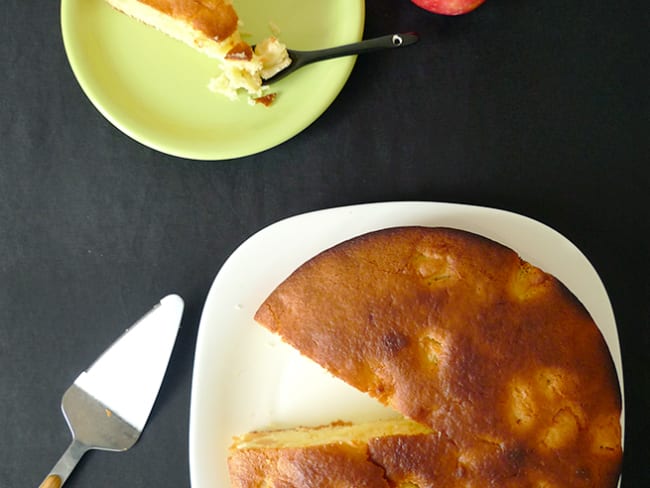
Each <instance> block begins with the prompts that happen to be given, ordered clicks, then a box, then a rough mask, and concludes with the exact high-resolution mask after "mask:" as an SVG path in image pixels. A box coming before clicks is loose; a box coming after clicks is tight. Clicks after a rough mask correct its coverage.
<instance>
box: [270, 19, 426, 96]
mask: <svg viewBox="0 0 650 488" xmlns="http://www.w3.org/2000/svg"><path fill="white" fill-rule="evenodd" d="M419 40H420V37H419V36H418V35H417V34H416V33H415V32H405V33H402V34H389V35H387V36H381V37H375V38H374V39H366V40H364V41H360V42H354V43H352V44H345V45H343V46H336V47H330V48H327V49H317V50H315V51H296V50H295V49H287V53H288V54H289V58H290V59H291V64H290V65H289V66H287V67H286V68H284V69H283V70H281V71H279V72H278V73H277V74H275V75H273V76H271V77H269V78H266V79H265V80H264V83H266V84H269V83H275V82H276V81H279V80H281V79H282V78H284V77H285V76H288V75H290V74H291V73H293V72H294V71H296V70H298V69H300V68H302V67H303V66H306V65H308V64H311V63H315V62H317V61H325V60H326V59H333V58H340V57H343V56H351V55H353V54H365V53H371V52H375V51H383V50H384V49H394V48H398V47H406V46H410V45H411V44H415V43H416V42H418V41H419Z"/></svg>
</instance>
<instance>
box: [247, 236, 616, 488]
mask: <svg viewBox="0 0 650 488" xmlns="http://www.w3.org/2000/svg"><path fill="white" fill-rule="evenodd" d="M255 319H256V320H257V322H259V323H260V324H261V325H263V326H264V327H266V328H268V329H269V330H271V331H272V332H275V333H277V334H279V335H280V336H281V337H282V339H283V340H284V341H285V342H287V343H288V344H291V345H292V346H294V347H295V348H296V349H298V350H299V351H300V352H301V353H302V354H304V355H305V356H307V357H309V358H311V359H312V360H314V361H315V362H317V363H318V364H320V365H321V366H323V367H324V368H325V369H327V370H328V371H329V372H331V373H332V374H333V375H335V376H337V377H339V378H341V379H343V380H344V381H346V382H347V383H349V384H350V385H352V386H354V387H356V388H358V389H359V390H361V391H362V392H366V393H368V394H369V395H371V396H373V397H375V398H377V399H378V400H380V401H381V402H382V403H384V404H386V405H389V406H391V407H392V408H393V409H395V410H396V411H398V412H400V413H401V414H402V415H404V416H406V417H408V418H411V419H413V420H415V421H417V422H419V423H421V424H422V425H424V426H427V427H429V428H430V429H431V430H432V431H433V432H436V433H438V434H439V435H440V436H441V437H442V438H444V439H448V440H449V442H451V443H452V444H453V446H454V447H455V448H456V449H457V450H458V455H457V464H458V468H457V469H458V470H459V471H458V472H459V473H461V474H460V475H459V476H458V480H459V483H460V482H468V483H469V482H470V481H471V480H472V479H474V478H473V477H474V476H477V475H475V474H473V473H481V476H482V477H483V478H485V479H491V480H496V481H494V482H495V483H497V484H495V485H486V484H485V483H483V484H478V485H476V486H510V483H511V482H512V483H514V485H513V486H572V487H580V486H590V487H613V486H615V485H616V482H617V479H618V476H619V473H620V467H621V457H622V448H621V425H620V415H621V396H620V389H619V385H618V380H617V376H616V371H615V368H614V365H613V362H612V358H611V356H610V354H609V350H608V348H607V345H606V343H605V341H604V339H603V337H602V335H601V333H600V331H599V329H598V327H597V326H596V324H595V323H594V321H593V320H592V318H591V317H590V315H589V313H588V312H587V310H586V309H585V308H584V307H583V305H582V304H581V303H580V302H579V301H578V300H577V298H576V297H575V296H574V295H573V294H571V292H570V291H569V290H568V289H567V288H566V287H565V286H564V285H563V284H562V283H560V282H559V281H558V280H557V279H556V278H554V277H553V276H551V275H550V274H548V273H545V272H544V271H542V270H541V269H539V268H537V267H536V266H534V265H532V264H530V263H528V262H526V261H524V260H523V259H521V258H520V257H519V256H518V255H517V254H516V253H515V252H514V251H513V250H511V249H509V248H507V247H505V246H503V245H501V244H499V243H497V242H494V241H492V240H489V239H487V238H485V237H482V236H479V235H476V234H472V233H469V232H464V231H460V230H455V229H447V228H425V227H402V228H392V229H385V230H382V231H378V232H373V233H369V234H366V235H362V236H359V237H357V238H354V239H352V240H349V241H347V242H344V243H341V244H339V245H337V246H334V247H333V248H330V249H328V250H326V251H324V252H322V253H321V254H319V255H317V256H316V257H314V258H313V259H311V260H309V261H308V262H306V263H305V264H303V265H302V266H300V267H299V268H298V269H297V270H296V271H295V272H293V273H292V274H291V275H290V276H289V277H288V278H287V279H286V280H285V281H284V282H283V283H281V284H280V285H279V286H278V287H277V288H276V289H275V290H274V291H273V292H272V293H271V295H270V296H269V297H268V298H267V299H266V300H265V301H264V303H263V304H262V305H261V307H260V308H259V310H258V311H257V313H256V315H255ZM386 445H387V444H386ZM400 446H401V444H400V443H397V444H394V448H395V449H401V447H400ZM412 449H416V448H415V447H413V448H412ZM412 449H409V450H408V452H406V451H405V455H404V456H405V457H404V459H408V458H409V456H411V454H412V452H417V451H412ZM414 459H419V461H417V463H420V462H423V463H425V465H418V466H415V465H413V466H412V468H411V471H415V470H416V468H417V469H418V470H420V471H422V470H424V471H426V470H427V469H435V466H436V460H435V459H434V458H431V459H429V460H427V459H426V458H422V457H417V456H415V458H414ZM404 462H407V461H404ZM413 462H414V463H415V461H413ZM417 463H416V464H417ZM380 464H381V463H380ZM382 465H383V464H382ZM400 469H401V468H400ZM462 473H465V474H462ZM526 483H528V484H526ZM415 485H416V486H431V485H428V484H426V483H424V484H423V485H420V484H418V483H415ZM297 486H303V485H297ZM304 486H309V485H304ZM445 486H446V485H445ZM449 486H456V485H453V484H452V485H449ZM459 486H475V485H472V484H471V483H470V484H469V485H462V484H461V485H459Z"/></svg>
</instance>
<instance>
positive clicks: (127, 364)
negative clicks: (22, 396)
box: [40, 295, 184, 488]
mask: <svg viewBox="0 0 650 488" xmlns="http://www.w3.org/2000/svg"><path fill="white" fill-rule="evenodd" d="M183 308H184V303H183V300H182V299H181V297H179V296H178V295H168V296H166V297H165V298H163V299H162V300H161V301H160V303H158V304H157V305H156V306H154V307H153V308H152V309H151V310H150V311H149V312H148V313H147V314H145V315H144V316H143V317H142V318H141V319H140V320H138V321H137V322H136V323H135V324H133V325H132V326H131V327H130V328H128V329H127V330H126V332H124V333H123V334H122V335H121V336H120V337H119V338H118V339H117V340H116V341H115V342H114V343H113V344H112V345H111V346H110V347H109V348H108V349H107V350H106V351H104V353H103V354H102V355H101V356H100V357H99V358H98V359H97V360H96V361H95V362H94V363H93V364H92V366H90V367H89V368H88V369H87V370H86V371H84V372H82V373H81V374H80V375H79V376H78V377H77V379H76V380H75V381H74V383H73V384H72V386H70V388H68V390H67V391H66V392H65V394H64V395H63V399H62V401H61V410H63V415H64V417H65V419H66V421H67V423H68V427H69V428H70V432H71V433H72V443H71V444H70V446H69V447H68V449H67V450H66V451H65V453H64V454H63V456H62V457H61V459H59V461H58V462H57V463H56V464H55V465H54V467H53V468H52V470H51V471H50V473H49V474H48V475H47V477H46V478H45V480H44V481H43V482H42V483H41V485H40V488H58V487H60V486H61V485H62V484H63V483H65V481H66V479H67V478H68V476H69V475H70V473H71V472H72V470H73V469H74V467H75V466H76V464H77V463H78V462H79V460H80V459H81V457H82V456H83V455H84V454H85V453H86V451H88V450H90V449H101V450H105V451H125V450H127V449H129V448H130V447H131V446H133V444H135V443H136V441H137V440H138V438H139V437H140V434H141V433H142V430H143V429H144V426H145V424H146V422H147V419H148V418H149V414H150V412H151V409H152V407H153V404H154V401H155V400H156V397H157V396H158V390H159V389H160V385H161V383H162V380H163V377H164V376H165V371H166V370H167V364H168V363H169V358H170V356H171V353H172V349H173V347H174V343H175V342H176V335H177V333H178V328H179V326H180V322H181V317H182V315H183Z"/></svg>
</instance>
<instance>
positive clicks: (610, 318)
mask: <svg viewBox="0 0 650 488" xmlns="http://www.w3.org/2000/svg"><path fill="white" fill-rule="evenodd" d="M414 209H415V210H416V211H421V212H423V213H427V212H430V217H431V219H432V220H435V219H438V218H439V217H440V215H443V214H444V212H451V213H452V214H453V212H455V211H460V212H462V211H467V212H469V213H470V214H472V213H474V212H476V214H475V215H474V218H476V217H478V216H479V214H480V213H484V214H486V215H493V216H497V218H503V219H505V220H506V221H508V220H511V221H512V222H515V221H518V222H519V224H521V226H524V224H526V225H529V226H532V227H536V228H538V229H539V232H542V231H543V232H545V233H548V235H549V236H552V238H553V239H556V240H557V241H558V242H561V243H563V245H564V246H566V249H565V250H562V254H566V253H572V254H574V257H577V258H579V259H580V260H581V262H580V263H579V264H580V266H581V267H584V268H585V270H586V271H588V272H589V273H590V275H591V276H590V281H591V280H593V281H591V284H592V285H593V286H595V287H597V288H598V291H599V294H602V296H599V297H598V299H599V300H600V299H602V298H605V302H606V303H605V304H604V308H602V309H600V311H599V314H600V315H603V317H600V319H601V320H600V321H599V320H596V318H595V317H594V321H595V322H596V325H597V326H598V328H599V330H600V331H601V334H603V336H604V338H605V341H606V343H607V346H608V349H609V351H610V354H611V357H612V361H613V363H614V367H615V370H616V374H617V378H618V381H619V388H620V391H621V402H622V403H621V406H622V408H621V419H620V422H621V427H622V432H621V435H622V443H623V444H624V441H625V393H624V377H623V368H622V357H621V349H620V335H619V333H618V327H617V324H616V318H615V316H614V311H613V307H612V304H611V300H610V298H609V294H608V293H607V290H606V288H605V286H604V284H603V282H602V279H601V278H600V276H599V275H598V273H597V271H596V269H595V268H594V266H593V265H592V264H591V262H590V261H589V260H588V258H587V257H586V256H585V255H584V253H583V252H582V251H581V250H580V249H579V248H578V247H577V246H576V245H575V244H574V243H573V242H572V241H570V240H569V239H568V238H567V237H565V236H564V235H562V234H561V233H559V232H558V231H556V230H555V229H553V228H552V227H550V226H548V225H547V224H544V223H542V222H540V221H538V220H536V219H533V218H531V217H527V216H525V215H522V214H519V213H515V212H512V211H509V210H503V209H498V208H492V207H485V206H479V205H470V204H462V203H447V202H429V201H386V202H376V203H363V204H356V205H345V206H339V207H331V208H324V209H320V210H314V211H309V212H305V213H300V214H296V215H292V216H289V217H286V218H283V219H280V220H278V221H276V222H274V223H271V224H270V225H267V226H265V227H263V228H261V229H260V230H259V231H257V232H255V233H254V234H252V235H251V236H249V237H248V238H247V239H245V240H244V241H243V242H242V243H241V244H240V245H239V246H238V247H237V248H236V249H235V250H234V251H233V252H232V253H231V254H230V255H229V256H228V258H227V259H226V260H225V261H224V263H223V265H222V266H221V268H220V270H219V271H218V273H217V275H216V276H215V279H214V281H213V283H212V285H211V287H210V290H209V292H208V294H207V297H206V300H205V303H204V308H203V311H202V314H201V319H200V322H199V329H198V333H197V341H196V350H195V356H194V358H195V359H194V360H195V363H194V368H193V374H192V387H191V401H190V419H189V424H190V425H189V427H190V428H189V461H190V480H191V482H192V486H194V481H195V479H197V476H198V475H199V473H198V472H197V470H199V466H197V459H196V455H197V453H196V452H195V451H196V450H197V449H198V443H199V442H200V428H199V425H198V422H199V420H200V418H199V415H200V405H199V402H200V399H201V398H200V397H201V391H200V390H199V386H200V382H201V381H202V379H203V376H204V375H205V374H206V373H205V370H204V369H202V368H201V363H200V362H201V361H202V360H203V356H204V353H205V348H206V347H207V346H206V341H207V339H206V336H207V335H208V333H209V328H210V327H211V326H210V323H209V320H211V317H210V314H211V303H213V301H214V300H215V293H218V292H219V290H218V285H219V284H220V281H219V280H220V277H221V276H223V275H222V273H223V272H224V270H228V269H229V268H230V267H231V266H232V264H233V263H234V262H235V261H236V259H238V257H239V256H240V255H241V254H243V253H246V252H247V251H248V248H249V247H251V246H253V247H254V246H256V245H258V242H257V241H261V242H263V241H264V239H265V238H266V237H267V235H268V234H269V233H271V232H274V230H276V229H278V227H281V226H288V227H291V226H296V225H301V224H303V223H304V221H305V220H310V219H317V218H319V217H323V216H329V217H331V216H333V215H335V214H339V215H340V214H350V215H351V214H355V213H356V214H359V213H363V212H364V211H365V212H367V213H375V215H377V214H379V213H381V212H385V211H393V212H395V211H397V210H399V211H400V212H403V213H404V215H406V217H405V218H404V220H405V221H409V220H411V219H410V218H409V216H408V215H407V214H408V211H409V210H412V211H413V210H414ZM436 212H440V215H438V214H437V213H436ZM454 218H455V217H454ZM357 219H358V215H357ZM519 224H518V225H519ZM399 225H418V224H410V223H408V222H406V223H404V224H399V223H396V224H392V225H385V226H383V227H376V229H379V228H388V227H396V226H399ZM424 225H426V224H424ZM429 225H430V226H433V225H432V224H429ZM364 226H366V224H365V223H364V224H358V225H355V227H364ZM446 226H449V225H446ZM370 227H372V224H371V225H370ZM456 227H457V228H460V229H465V230H469V231H471V232H476V231H475V230H472V229H471V228H468V227H472V225H471V223H468V222H467V221H465V222H462V223H461V225H458V226H456ZM371 230H372V229H371ZM367 231H368V230H367V229H363V230H362V231H360V232H357V231H355V232H351V231H350V232H347V233H349V237H350V238H351V237H354V236H356V235H360V234H363V233H365V232H367ZM482 234H483V235H485V233H482ZM487 237H489V238H491V239H494V240H497V241H498V242H502V241H499V239H495V238H494V237H493V236H491V235H488V236H487ZM314 239H315V238H314ZM322 240H326V239H321V241H322ZM338 241H339V242H340V241H341V239H338ZM504 244H505V245H507V246H508V245H509V244H508V243H507V242H505V243H504ZM331 245H332V244H331V243H327V244H324V245H322V246H321V247H322V249H321V250H324V249H326V248H329V247H331ZM510 247H511V246H510ZM514 250H515V252H517V253H519V254H520V255H522V254H523V255H524V256H525V253H522V252H521V251H522V250H521V249H516V248H514ZM313 254H314V253H313V250H312V255H313ZM524 259H527V258H526V257H524ZM532 261H533V262H535V260H534V258H533V260H532ZM294 269H295V268H294ZM291 271H293V269H290V270H285V274H287V275H288V274H289V273H290V272H291ZM552 274H555V273H552ZM560 279H561V278H560ZM561 281H563V282H564V280H562V279H561ZM277 284H279V281H278V282H277V283H274V284H272V287H271V289H272V288H274V287H275V286H277ZM567 286H568V285H567ZM569 289H571V291H572V293H574V294H575V295H576V296H577V297H578V298H579V299H580V301H581V302H582V303H583V304H584V305H585V307H586V308H587V310H588V311H589V313H590V314H592V315H593V313H594V312H593V310H592V308H590V307H589V306H588V304H586V303H584V300H583V299H584V297H582V296H580V294H579V292H575V291H574V290H573V289H572V288H569ZM216 299H217V300H218V299H219V297H217V298H216ZM251 320H252V318H251ZM604 327H605V328H607V330H604V329H603V328H604ZM610 327H611V328H612V330H609V329H610ZM620 482H621V478H619V486H620ZM199 488H204V487H202V486H200V487H199ZM206 488H207V487H206Z"/></svg>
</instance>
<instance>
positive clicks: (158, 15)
mask: <svg viewBox="0 0 650 488" xmlns="http://www.w3.org/2000/svg"><path fill="white" fill-rule="evenodd" d="M106 1H107V2H108V3H109V4H110V5H111V6H112V7H113V8H115V9H116V10H119V11H120V12H123V13H125V14H127V15H129V16H130V17H133V18H134V19H137V20H139V21H141V22H143V23H145V24H147V25H149V26H152V27H155V28H156V29H158V30H159V31H161V32H163V33H165V34H167V35H169V36H170V37H172V38H174V39H177V40H179V41H182V42H184V43H185V44H187V45H189V46H191V47H192V48H194V49H196V50H198V51H199V52H201V53H203V54H205V55H207V56H209V57H211V58H213V59H215V60H217V61H218V63H219V66H220V68H221V75H219V76H218V77H215V78H213V79H212V80H210V82H209V83H208V86H209V88H210V89H211V90H212V91H215V92H218V93H222V94H224V95H226V96H227V97H228V98H230V99H236V98H237V97H238V93H239V92H240V91H244V92H246V93H247V94H248V96H249V99H250V100H256V99H262V100H263V101H266V100H268V99H269V98H268V96H269V94H265V91H266V87H265V86H264V83H263V82H264V80H265V79H268V78H270V77H272V76H273V75H274V74H276V73H277V72H279V71H281V70H282V69H284V68H286V67H287V66H288V65H289V64H291V59H290V58H289V55H288V53H287V49H286V47H285V46H284V44H282V43H281V42H280V41H278V39H277V38H275V37H273V36H271V37H268V38H267V39H264V40H263V41H261V42H259V43H258V44H257V45H256V46H255V47H254V48H253V47H251V46H250V45H249V44H248V43H247V42H246V41H244V40H243V38H242V35H241V33H240V31H239V17H238V16H237V12H236V11H235V8H234V6H233V4H232V1H231V0H106ZM265 97H266V98H265Z"/></svg>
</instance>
